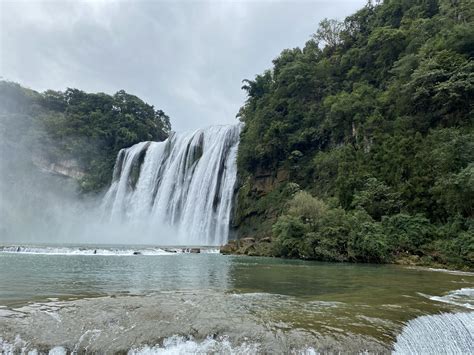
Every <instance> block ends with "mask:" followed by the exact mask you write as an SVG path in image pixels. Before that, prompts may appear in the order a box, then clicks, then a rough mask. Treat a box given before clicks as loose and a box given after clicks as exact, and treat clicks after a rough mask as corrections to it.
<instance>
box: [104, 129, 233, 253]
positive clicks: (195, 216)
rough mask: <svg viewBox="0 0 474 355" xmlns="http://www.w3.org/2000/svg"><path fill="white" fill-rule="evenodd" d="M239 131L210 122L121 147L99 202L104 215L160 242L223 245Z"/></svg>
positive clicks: (231, 200)
mask: <svg viewBox="0 0 474 355" xmlns="http://www.w3.org/2000/svg"><path fill="white" fill-rule="evenodd" d="M239 134H240V125H229V126H213V127H209V128H206V129H200V130H197V131H195V132H188V133H172V134H171V135H170V137H169V138H168V139H166V140H165V141H163V142H141V143H138V144H135V145H134V146H132V147H130V148H126V149H122V150H121V151H120V152H119V154H118V156H117V160H116V163H115V168H114V173H113V180H112V184H111V186H110V188H109V190H108V192H107V194H106V195H105V197H104V201H103V205H102V206H103V211H104V213H105V215H106V217H107V218H110V219H111V221H112V222H118V223H126V224H127V225H129V226H130V225H132V226H136V227H137V228H136V230H140V232H142V233H151V234H152V235H155V234H156V236H157V239H156V240H157V242H160V243H164V244H171V245H182V244H186V245H221V244H225V243H226V242H227V238H228V234H229V224H230V218H231V209H232V202H233V197H234V188H235V182H236V175H237V167H236V157H237V147H238V143H239ZM163 234H166V237H165V238H163ZM158 236H160V237H159V238H158Z"/></svg>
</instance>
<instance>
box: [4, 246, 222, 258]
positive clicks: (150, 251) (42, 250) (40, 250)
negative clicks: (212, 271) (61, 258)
mask: <svg viewBox="0 0 474 355" xmlns="http://www.w3.org/2000/svg"><path fill="white" fill-rule="evenodd" d="M192 249H193V248H136V249H125V248H90V247H88V248H83V247H34V246H4V247H0V253H5V254H38V255H91V256H96V255H101V256H137V255H147V256H161V255H175V254H185V253H192ZM198 249H199V252H200V253H202V254H218V253H219V252H220V251H219V249H217V248H198Z"/></svg>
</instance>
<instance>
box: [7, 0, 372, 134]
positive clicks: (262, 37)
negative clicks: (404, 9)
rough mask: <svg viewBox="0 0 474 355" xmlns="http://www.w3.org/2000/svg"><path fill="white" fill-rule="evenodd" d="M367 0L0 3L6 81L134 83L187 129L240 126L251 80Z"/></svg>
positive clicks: (57, 85) (115, 86)
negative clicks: (245, 84)
mask: <svg viewBox="0 0 474 355" xmlns="http://www.w3.org/2000/svg"><path fill="white" fill-rule="evenodd" d="M365 2H366V0H329V1H327V0H317V1H297V0H294V1H264V0H260V1H232V2H231V1H207V2H204V1H199V2H198V1H151V0H148V1H131V0H129V1H105V0H96V1H66V0H56V1H51V0H50V1H39V0H38V1H35V0H29V1H24V0H12V1H8V0H0V77H2V78H3V79H7V80H12V81H16V82H19V83H21V84H22V85H25V86H27V87H30V88H32V89H35V90H38V91H44V90H46V89H55V90H64V89H66V88H67V87H74V88H79V89H82V90H85V91H88V92H106V93H109V94H113V93H114V92H116V91H118V90H120V89H124V90H125V91H127V92H129V93H132V94H135V95H137V96H139V97H140V98H142V99H144V100H145V101H146V102H148V103H149V104H152V105H154V106H155V107H156V108H161V109H163V110H164V111H165V112H166V113H167V114H168V115H169V116H170V117H171V123H172V125H173V129H174V130H177V131H182V130H188V129H195V128H199V127H204V126H208V125H213V124H226V123H234V122H236V118H235V115H236V113H237V112H238V109H239V107H240V106H241V105H242V103H243V102H244V100H245V94H244V92H242V90H241V89H240V87H241V85H242V84H241V81H242V79H245V78H249V79H252V78H254V77H255V75H256V74H259V73H261V72H263V70H265V69H268V68H270V67H271V64H272V63H271V61H272V59H274V58H275V57H277V56H278V54H279V53H280V52H281V50H283V49H284V48H293V47H297V46H298V47H301V46H303V45H304V43H305V42H306V41H307V40H308V39H309V38H310V35H311V33H313V32H315V30H316V28H317V24H318V23H319V21H320V20H321V19H323V18H325V17H328V18H338V19H343V18H344V17H345V16H347V15H350V14H351V13H353V12H354V11H355V10H357V9H358V8H360V7H362V6H363V5H364V4H365Z"/></svg>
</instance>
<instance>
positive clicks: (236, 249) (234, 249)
mask: <svg viewBox="0 0 474 355" xmlns="http://www.w3.org/2000/svg"><path fill="white" fill-rule="evenodd" d="M220 252H221V254H224V255H246V256H262V257H277V258H281V256H279V255H277V253H276V252H275V246H274V243H273V240H272V238H270V237H265V238H261V239H255V238H250V237H249V238H242V239H237V240H230V241H229V242H228V243H227V244H225V245H223V246H221V247H220ZM283 259H287V258H283ZM294 259H298V260H311V261H324V260H314V259H305V258H294ZM357 264H360V263H357ZM383 264H394V265H403V266H416V267H424V268H433V269H445V270H455V271H466V272H474V269H473V268H469V267H468V266H466V265H459V264H449V263H447V264H446V263H445V264H443V263H439V262H436V261H433V260H432V258H431V257H430V256H429V255H425V256H421V257H420V256H419V255H409V254H406V255H399V256H398V257H396V258H394V259H393V260H392V261H391V262H388V263H383Z"/></svg>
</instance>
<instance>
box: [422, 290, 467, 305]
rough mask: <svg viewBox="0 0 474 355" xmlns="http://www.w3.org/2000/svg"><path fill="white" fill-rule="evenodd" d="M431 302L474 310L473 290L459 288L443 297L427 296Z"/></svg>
mask: <svg viewBox="0 0 474 355" xmlns="http://www.w3.org/2000/svg"><path fill="white" fill-rule="evenodd" d="M428 297H429V299H431V300H433V301H438V302H443V303H448V304H452V305H456V306H460V307H465V308H468V309H474V288H461V289H460V290H455V291H451V292H449V293H448V294H447V295H445V296H428Z"/></svg>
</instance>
